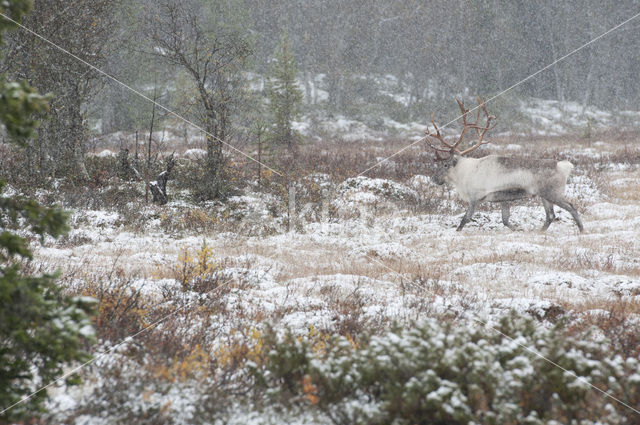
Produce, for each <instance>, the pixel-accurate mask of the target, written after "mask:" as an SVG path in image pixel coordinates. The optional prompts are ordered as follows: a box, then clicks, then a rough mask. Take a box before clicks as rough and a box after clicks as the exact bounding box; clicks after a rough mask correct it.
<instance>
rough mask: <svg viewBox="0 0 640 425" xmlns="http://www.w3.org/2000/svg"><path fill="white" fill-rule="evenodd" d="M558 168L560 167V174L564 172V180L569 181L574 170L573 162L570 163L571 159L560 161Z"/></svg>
mask: <svg viewBox="0 0 640 425" xmlns="http://www.w3.org/2000/svg"><path fill="white" fill-rule="evenodd" d="M556 168H557V169H558V171H559V172H560V174H562V176H563V177H564V180H565V181H567V179H568V178H569V174H570V173H571V170H573V164H572V163H570V162H569V161H559V162H558V164H557V165H556Z"/></svg>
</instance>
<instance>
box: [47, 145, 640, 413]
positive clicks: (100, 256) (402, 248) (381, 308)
mask: <svg viewBox="0 0 640 425" xmlns="http://www.w3.org/2000/svg"><path fill="white" fill-rule="evenodd" d="M593 145H594V146H595V148H594V149H595V151H594V152H592V153H591V154H590V155H591V156H592V157H594V158H597V157H598V156H597V155H601V154H602V152H605V153H606V148H607V146H609V147H610V145H608V144H606V143H604V142H602V143H600V144H595V143H594V144H593ZM516 146H519V145H515V144H507V145H505V146H504V147H503V148H502V149H504V151H505V152H511V151H516V150H519V149H516V148H515V147H516ZM578 171H579V170H578ZM314 178H315V179H316V180H318V181H321V182H322V184H324V185H326V186H327V189H328V190H327V191H326V193H327V199H324V200H323V202H322V205H321V206H320V211H319V212H317V213H316V214H314V215H313V219H307V218H305V217H304V216H303V213H304V211H310V210H312V209H313V208H312V206H310V205H303V206H301V208H300V215H301V217H300V218H299V220H298V222H297V224H296V225H295V226H292V230H291V231H288V232H287V231H285V226H284V224H283V220H282V219H281V218H277V217H274V216H273V214H271V213H270V205H273V204H274V203H276V202H277V200H276V199H275V198H273V196H272V195H267V194H264V193H256V192H252V191H250V190H247V192H246V193H245V194H243V195H242V196H237V197H234V198H232V199H231V200H230V202H229V203H228V206H226V207H220V206H218V207H216V208H230V210H228V211H227V213H226V216H227V217H229V219H232V218H233V219H235V220H239V221H240V222H242V223H243V225H242V226H238V227H236V229H239V230H236V231H206V230H203V231H194V230H189V228H188V226H187V227H185V228H184V229H180V228H176V227H175V226H173V227H167V225H166V222H167V217H173V218H174V222H175V220H178V221H179V220H180V218H181V217H183V216H184V217H186V215H185V214H187V211H191V210H193V209H196V207H195V206H193V205H189V204H188V203H185V202H184V201H177V202H174V203H170V204H169V205H168V206H165V207H147V208H142V209H140V210H139V211H138V212H137V214H138V215H139V217H138V218H137V219H136V220H135V223H137V224H135V225H133V226H132V225H131V223H130V222H131V217H124V216H122V213H119V212H115V211H88V210H76V211H74V212H73V216H72V220H71V225H72V230H71V232H70V234H69V235H68V236H66V237H65V238H63V239H61V240H60V241H57V242H56V241H48V242H47V243H46V245H45V246H44V247H41V248H39V249H37V251H36V258H37V259H38V262H40V263H42V264H43V266H44V267H45V268H47V269H54V268H59V269H61V271H62V281H63V282H65V284H68V285H70V286H75V287H76V290H77V289H78V288H81V287H82V285H85V284H87V282H96V281H101V280H104V281H105V283H106V284H108V279H107V278H106V277H105V276H121V277H124V278H125V279H127V280H128V287H129V288H130V289H129V290H136V291H139V292H140V294H141V295H142V296H143V297H144V298H145V299H146V302H147V305H162V306H163V308H165V309H167V308H168V309H169V310H167V311H170V310H171V304H170V303H169V304H167V294H168V293H172V291H174V292H175V291H176V288H179V287H180V282H179V278H178V276H177V270H179V269H180V265H181V262H182V263H184V253H185V252H187V253H191V255H193V256H196V255H197V253H198V252H202V250H203V247H207V248H206V249H207V250H209V252H210V258H211V261H212V262H213V263H215V264H216V268H215V270H216V272H215V273H217V274H219V275H220V276H221V281H223V282H224V283H223V285H226V284H227V282H229V285H230V288H231V289H230V291H229V292H226V293H225V294H224V295H223V296H221V297H222V298H221V299H220V300H221V302H222V303H224V305H225V309H226V310H225V311H226V313H225V315H224V316H220V317H219V319H220V320H224V322H223V323H222V322H221V323H217V324H216V334H215V335H216V338H219V339H220V341H221V342H220V344H223V342H224V341H227V340H228V339H229V338H233V334H234V332H235V331H234V330H237V329H253V328H256V327H258V328H259V327H260V326H262V324H263V322H265V321H266V322H268V323H270V324H271V326H275V327H276V328H280V329H289V330H291V331H292V332H294V333H296V334H299V335H301V336H303V335H306V334H308V332H309V329H319V330H322V331H324V332H329V333H331V332H338V331H339V330H340V328H341V326H345V323H347V322H348V323H350V326H354V325H353V322H355V323H356V324H357V325H358V326H364V327H379V328H384V327H385V326H387V325H388V324H390V323H392V322H395V323H403V324H407V325H408V324H411V323H413V322H415V321H416V320H419V319H421V318H424V317H428V316H430V315H434V314H453V315H455V317H457V318H458V320H463V321H468V320H470V319H472V318H474V317H478V316H479V317H492V316H495V315H500V314H503V313H505V312H507V311H510V310H515V311H518V312H521V313H526V314H529V315H532V316H534V317H536V318H537V319H539V320H540V321H541V325H542V326H544V324H545V323H551V322H553V321H554V320H555V319H556V317H557V316H558V315H561V314H569V315H573V316H574V317H580V316H581V315H590V314H595V315H597V314H600V312H602V311H606V310H607V309H608V308H609V307H610V306H611V305H612V304H616V303H630V304H632V305H638V304H639V303H640V199H639V195H638V193H639V191H640V169H638V166H637V164H636V165H633V164H632V165H628V164H627V165H625V164H619V165H617V164H608V166H607V167H606V168H604V169H603V170H602V171H599V172H598V175H597V181H598V183H597V184H596V182H595V181H594V179H595V178H596V176H595V175H587V174H584V173H579V172H577V173H576V174H574V175H572V176H571V177H570V179H569V182H568V184H567V195H568V198H569V199H570V200H572V201H573V202H575V203H576V205H578V208H579V210H580V213H581V215H582V217H583V222H584V226H585V232H584V233H583V234H580V233H578V231H577V227H576V226H575V224H574V223H573V221H572V219H571V217H570V215H569V214H568V213H566V212H565V211H564V210H560V211H558V209H557V208H556V211H557V213H558V217H559V219H558V221H556V222H554V223H552V225H551V227H550V228H549V229H548V231H547V232H541V231H540V230H539V228H540V226H541V225H542V222H543V220H544V210H543V208H542V205H540V204H538V203H537V201H531V202H528V203H524V204H520V205H516V206H514V207H513V208H512V217H511V222H512V223H514V224H516V225H517V226H518V227H519V228H520V230H518V231H512V230H509V229H507V228H505V227H504V226H503V225H502V223H501V219H500V212H499V209H498V208H496V206H495V205H493V206H492V205H488V206H486V208H484V209H482V210H481V211H479V212H477V213H476V214H475V216H474V220H473V221H472V222H471V223H469V224H468V225H467V226H466V227H465V229H464V230H463V231H462V232H456V231H455V227H456V226H457V224H458V222H459V220H460V217H461V214H462V212H463V211H464V208H465V206H464V205H463V204H462V203H461V202H459V201H457V200H456V197H455V194H454V193H453V192H449V191H448V190H445V189H443V188H441V187H438V186H434V185H433V184H432V183H431V181H430V179H429V178H428V177H426V176H421V175H416V176H413V177H412V178H410V179H409V180H407V181H405V182H394V181H390V180H385V179H379V178H368V177H364V176H361V177H355V178H350V179H347V180H345V181H342V182H331V181H330V180H329V178H328V176H323V175H317V176H315V177H314ZM420 197H422V198H423V199H424V198H434V199H438V200H439V201H438V202H439V203H440V204H441V207H440V208H439V209H438V211H437V212H415V211H416V209H415V203H416V202H417V201H416V199H417V198H420ZM189 214H193V212H189ZM198 214H201V215H202V214H204V215H206V214H207V212H206V210H202V211H200V213H198ZM201 219H202V218H201ZM141 223H142V224H141ZM181 256H182V257H181ZM182 296H183V297H185V299H186V300H198V299H199V297H200V296H201V295H200V293H199V292H197V291H190V290H188V289H186V290H184V292H183V295H182ZM188 302H190V301H188ZM187 305H189V304H187ZM167 306H169V307H167ZM354 306H356V307H354ZM354 308H355V310H354ZM151 313H152V311H151V312H147V314H151ZM639 319H640V318H639V317H637V315H636V314H635V313H632V314H630V315H629V317H628V320H630V321H632V322H635V323H638V320H639ZM116 342H117V341H111V342H110V343H109V344H114V343H116ZM107 345H108V344H107ZM214 346H216V345H215V343H214ZM221 346H222V345H221ZM220 349H222V348H220ZM209 354H210V355H214V354H213V353H209ZM118 356H120V354H118V352H117V351H116V352H114V353H110V354H109V355H107V356H105V357H101V358H100V360H99V361H98V362H97V364H98V365H104V364H108V363H109V362H117V358H118ZM101 367H102V366H100V367H98V368H94V369H92V372H90V373H89V372H88V379H87V381H86V383H85V384H83V387H80V389H69V390H65V389H59V390H57V391H54V393H53V395H54V397H53V399H52V402H51V406H52V407H53V410H54V412H57V413H56V414H61V415H63V416H64V414H65V412H68V411H73V409H77V408H78V403H81V404H82V405H85V404H86V401H85V402H80V400H81V399H82V397H84V396H86V394H89V393H91V391H92V388H94V387H95V388H100V386H99V385H98V386H97V387H96V385H97V384H96V380H98V382H99V381H100V373H101V372H100V370H101V369H100V368H101ZM128 373H131V374H133V375H135V373H136V372H135V370H130V371H129V372H128ZM183 384H184V388H182V387H180V386H172V390H171V391H169V392H166V393H162V396H160V395H158V393H154V394H153V395H151V396H149V397H150V398H147V399H145V398H144V397H142V398H140V399H135V398H133V395H131V397H132V400H131V401H130V402H131V403H132V406H138V407H135V408H141V407H140V406H147V407H149V406H157V405H163V406H170V407H166V408H167V409H170V410H171V411H172V412H174V413H172V415H173V416H174V418H180V417H181V416H180V415H186V416H184V421H187V422H188V417H189V411H190V409H193V408H194V407H193V405H192V404H193V403H197V401H196V400H197V397H195V396H193V397H191V396H190V395H189V394H191V393H193V392H194V391H195V393H197V386H196V387H194V385H195V384H196V383H194V382H186V383H183ZM154 397H155V398H154ZM158 397H160V398H158ZM156 398H158V399H156ZM83 403H84V404H83ZM133 408H134V407H132V409H133ZM237 414H238V415H240V416H234V417H236V418H238V417H240V418H244V419H243V420H245V421H246V422H245V423H262V422H260V421H258V420H257V419H255V415H256V413H255V412H252V411H251V410H250V409H247V407H246V406H237ZM274 415H275V417H279V418H280V419H281V420H285V419H284V417H283V416H278V415H279V414H278V415H276V414H275V413H274ZM82 418H83V417H79V418H77V423H94V421H96V420H97V418H96V417H95V416H91V415H89V416H86V417H84V419H82ZM251 418H254V419H251ZM289 419H291V420H294V419H293V418H289ZM295 420H298V421H301V422H300V423H304V415H302V416H297V417H296V419H295ZM83 421H84V422H83ZM105 421H106V422H105V423H108V421H109V420H108V419H105ZM241 422H242V421H240V422H237V423H241ZM292 423H293V422H292Z"/></svg>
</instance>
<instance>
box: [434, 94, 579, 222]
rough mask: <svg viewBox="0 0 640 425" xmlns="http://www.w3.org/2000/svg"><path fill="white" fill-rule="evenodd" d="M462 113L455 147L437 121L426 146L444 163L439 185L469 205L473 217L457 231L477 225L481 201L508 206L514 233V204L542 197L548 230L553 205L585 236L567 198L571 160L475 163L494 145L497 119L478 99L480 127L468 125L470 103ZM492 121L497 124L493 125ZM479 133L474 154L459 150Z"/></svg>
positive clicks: (514, 159) (488, 158)
mask: <svg viewBox="0 0 640 425" xmlns="http://www.w3.org/2000/svg"><path fill="white" fill-rule="evenodd" d="M456 102H458V106H459V107H460V110H461V111H462V125H463V128H462V132H461V133H460V135H459V136H458V137H457V140H455V142H453V143H449V142H447V141H446V140H445V139H444V138H443V137H442V136H441V134H440V130H439V129H438V127H437V126H436V123H435V121H434V120H433V117H432V118H431V122H432V124H433V127H434V129H435V132H433V133H432V132H430V131H429V128H428V127H427V131H426V137H425V141H426V142H427V144H428V145H429V146H430V147H431V148H432V149H434V151H435V154H436V160H437V162H438V163H439V164H440V165H439V166H438V167H437V169H436V172H435V174H434V176H433V177H432V178H433V181H434V182H435V183H436V184H439V185H442V184H444V183H447V184H449V185H451V186H453V187H454V188H455V189H456V191H457V192H458V195H459V196H460V197H461V198H462V199H463V200H464V201H466V202H468V203H469V207H468V209H467V212H466V213H465V215H464V216H463V217H462V221H461V222H460V224H459V225H458V228H457V229H456V230H457V231H460V230H462V228H463V227H464V225H465V224H467V223H468V222H469V220H471V216H472V215H473V213H474V211H475V209H476V207H477V206H478V204H479V203H480V202H483V201H488V202H499V203H500V204H501V207H502V222H503V223H504V225H505V226H507V227H509V228H510V229H512V230H514V227H513V226H512V225H510V224H509V215H510V202H511V201H514V200H518V199H524V198H530V197H533V196H536V195H537V196H539V197H540V198H541V199H542V205H543V206H544V211H545V214H546V220H545V222H544V225H543V226H542V231H545V230H547V228H548V227H549V225H550V224H551V222H552V221H554V220H555V213H554V211H553V206H554V205H557V206H559V207H560V208H563V209H565V210H567V211H568V212H569V213H570V214H571V216H572V217H573V219H574V220H575V222H576V224H577V226H578V229H579V230H580V232H583V231H584V227H583V226H582V221H581V220H580V216H579V215H578V211H576V209H575V207H574V206H573V205H572V204H571V203H570V202H569V201H567V199H566V198H565V196H564V191H565V185H566V183H567V178H568V177H569V173H570V172H571V170H572V169H573V164H571V163H570V162H569V161H554V160H546V159H530V158H521V157H508V156H498V155H488V156H485V157H482V158H470V157H467V156H465V155H467V154H469V153H471V152H473V151H474V150H476V149H478V148H479V147H480V146H482V145H485V144H487V143H489V142H488V141H484V140H483V139H484V136H485V134H486V133H487V131H489V130H491V129H492V128H493V127H495V119H496V117H495V116H493V115H489V113H488V112H487V109H486V105H485V103H484V102H483V101H482V100H481V99H480V98H478V108H477V110H478V112H477V114H476V116H475V122H468V121H467V116H468V115H471V113H470V112H469V110H467V109H466V108H465V106H464V102H463V101H460V100H458V99H456ZM481 112H484V115H485V117H486V122H485V125H484V126H480V125H479V124H478V122H479V120H480V113H481ZM492 122H494V124H493V125H492ZM468 130H475V131H476V133H477V136H478V140H477V141H476V142H475V144H474V145H473V146H471V147H470V148H468V149H465V150H460V149H459V146H460V143H461V142H462V139H463V137H464V135H465V133H466V132H467V131H468ZM432 139H435V140H437V141H438V142H439V143H440V145H439V146H438V145H434V144H433V143H432V142H431V140H432Z"/></svg>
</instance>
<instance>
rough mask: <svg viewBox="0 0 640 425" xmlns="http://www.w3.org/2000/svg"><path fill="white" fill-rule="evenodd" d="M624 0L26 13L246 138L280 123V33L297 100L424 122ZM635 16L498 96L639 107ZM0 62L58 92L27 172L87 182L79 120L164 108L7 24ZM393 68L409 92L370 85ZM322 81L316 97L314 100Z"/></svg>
mask: <svg viewBox="0 0 640 425" xmlns="http://www.w3.org/2000/svg"><path fill="white" fill-rule="evenodd" d="M634 4H635V2H632V1H624V2H609V3H607V2H605V3H603V2H595V1H582V2H554V1H543V2H526V1H483V2H472V1H464V0H463V1H404V0H403V1H388V0H367V1H363V0H349V1H343V0H322V1H313V2H307V1H300V0H296V1H294V0H283V1H277V2H275V1H265V0H255V1H242V0H224V1H222V0H216V1H200V0H188V1H174V0H160V1H151V0H132V1H124V0H118V1H94V0H73V1H62V0H36V1H35V2H34V9H33V13H31V14H30V15H28V16H27V17H26V18H25V21H24V24H25V25H26V26H27V27H29V28H34V29H37V30H38V31H39V33H40V34H41V35H43V36H45V37H47V38H48V39H49V40H51V41H52V42H54V43H57V44H59V45H60V46H61V47H63V48H65V49H67V50H69V51H70V52H72V53H73V54H75V55H77V56H78V57H79V58H81V59H83V60H86V61H87V62H89V63H91V64H93V65H95V66H96V67H98V68H100V69H103V70H104V71H106V72H107V73H109V74H110V75H113V76H114V77H115V78H117V79H119V80H121V81H123V82H125V83H126V84H130V85H131V86H132V87H133V88H135V89H136V90H139V91H140V92H142V93H144V94H145V95H146V96H148V97H149V98H152V99H155V100H157V101H158V102H160V103H161V104H163V105H165V106H167V107H169V108H170V109H172V110H175V111H177V112H178V113H179V114H181V115H183V116H185V117H187V118H188V119H190V120H193V121H195V122H196V123H197V124H198V125H201V126H202V127H203V128H205V129H206V130H208V131H209V133H210V134H212V135H214V136H215V137H214V139H216V140H217V139H219V140H224V141H225V142H230V143H234V144H237V143H241V142H244V143H245V144H246V143H248V142H254V141H255V139H256V126H258V127H259V126H260V125H262V126H266V127H267V128H268V127H270V126H272V125H273V123H274V122H275V121H276V120H277V119H276V118H275V116H274V115H273V113H272V111H269V108H265V107H264V106H265V100H264V97H265V95H266V91H267V89H266V88H265V80H264V79H265V78H267V80H268V79H269V78H270V77H272V76H273V63H274V55H275V52H276V50H277V48H278V45H279V43H281V41H282V40H283V38H287V39H288V40H289V44H290V49H291V51H292V52H293V58H294V62H292V66H294V67H295V71H294V74H293V75H294V76H295V77H294V78H297V81H298V82H299V84H300V88H301V89H302V92H303V93H304V95H305V96H304V99H305V100H304V104H303V105H302V106H303V108H302V111H301V112H304V113H307V114H310V115H314V114H315V115H316V116H317V115H324V116H327V115H328V116H333V115H336V114H342V115H345V116H351V117H359V118H362V117H369V118H370V117H371V116H380V115H384V116H391V117H392V118H393V119H395V120H397V121H401V122H402V121H409V120H418V121H425V120H426V119H427V117H429V115H430V114H431V113H432V112H436V113H438V112H443V110H446V109H447V108H450V107H451V108H452V107H453V106H454V105H455V104H454V103H453V102H452V96H454V95H458V96H465V95H467V96H475V95H482V96H485V97H489V96H491V95H493V94H496V93H498V92H500V91H501V90H503V89H505V88H507V87H509V86H511V85H512V84H514V83H516V82H519V81H520V80H521V79H523V78H525V77H527V76H529V75H530V74H532V73H534V72H536V71H538V70H539V69H541V68H543V67H544V66H546V65H548V64H550V63H552V62H553V61H555V60H557V59H559V58H561V57H562V56H564V55H566V54H567V53H569V52H571V51H572V50H574V49H576V48H578V47H580V46H582V45H583V44H584V43H586V42H587V41H589V40H591V39H592V38H594V37H596V36H598V35H600V34H602V33H604V32H605V31H606V30H608V29H610V28H612V27H613V26H615V25H616V24H618V23H620V22H622V21H624V20H625V19H628V18H629V17H630V16H632V14H633V10H634V9H633V6H634ZM638 25H640V24H639V23H636V22H630V23H629V24H628V25H626V26H625V27H623V28H622V29H620V30H618V31H615V32H613V33H611V34H610V35H607V36H606V37H604V38H602V39H600V40H598V42H597V43H594V44H593V45H591V46H589V47H587V48H585V49H583V50H581V51H580V52H579V53H578V54H575V55H572V56H570V57H568V58H566V59H565V60H563V61H562V62H560V63H558V64H557V65H556V66H554V67H552V68H550V69H548V70H546V71H544V72H542V73H541V74H539V75H536V77H535V78H532V79H530V80H528V81H527V82H525V83H524V84H522V85H519V86H518V87H517V88H515V89H514V90H513V91H511V92H510V93H509V94H508V95H507V96H505V97H503V101H505V100H504V99H509V98H510V96H511V98H512V99H515V98H518V97H521V96H533V97H537V98H544V99H557V100H562V101H564V100H572V101H576V102H579V103H581V104H582V105H583V107H586V106H587V105H596V106H598V107H602V108H608V109H614V110H615V109H635V105H636V102H637V99H638V95H639V94H640V93H639V91H640V86H639V85H638V84H635V79H636V76H637V75H638V73H639V71H640V54H639V52H638V46H639V44H638V41H640V40H639V38H640V34H639V33H638V31H637V28H638ZM1 60H2V64H1V67H0V70H1V71H4V72H7V73H8V75H9V76H10V77H15V78H19V79H26V80H28V81H29V82H30V83H31V84H32V85H33V86H35V87H36V88H38V89H39V90H40V91H41V92H43V93H53V95H54V97H53V100H52V102H51V115H50V117H51V119H49V120H47V122H46V124H45V125H43V126H41V127H40V129H39V130H38V135H39V137H38V138H37V141H34V142H32V143H31V150H30V151H29V158H30V161H31V163H32V164H33V167H32V168H34V167H39V168H40V169H41V172H42V173H43V174H46V175H49V174H51V172H54V171H60V170H65V171H64V172H68V171H69V170H72V172H73V174H74V175H77V176H81V177H84V178H85V179H86V178H88V174H87V171H86V169H85V166H84V164H83V158H84V155H85V153H86V150H87V148H86V143H87V140H88V139H89V129H90V128H95V129H98V130H99V131H102V132H103V133H111V132H114V131H119V130H125V131H133V130H137V129H142V128H145V129H147V130H149V127H150V123H151V127H152V128H153V125H154V120H155V121H156V122H157V121H158V120H162V119H164V118H166V117H167V113H166V111H163V110H159V109H158V108H156V107H154V106H153V105H152V104H151V103H150V102H148V101H147V100H144V99H142V98H141V97H140V96H139V95H137V94H134V93H132V92H131V91H129V90H127V89H125V88H124V87H122V86H121V85H119V84H117V83H115V82H114V81H112V80H109V79H108V78H106V77H104V76H103V75H100V74H99V73H97V72H96V71H94V70H91V69H89V68H87V66H86V65H85V64H83V63H81V62H79V61H78V60H77V59H74V58H72V57H70V56H68V55H65V54H62V53H61V52H60V51H59V50H57V49H55V48H53V47H52V46H50V45H48V44H47V43H45V42H44V41H42V40H40V39H39V38H37V37H36V36H34V35H33V34H30V33H28V32H26V31H24V30H21V31H16V32H13V33H11V34H9V36H8V40H7V43H6V46H4V47H3V55H2V59H1ZM389 75H392V76H393V77H395V80H393V81H397V85H398V86H399V87H401V90H402V91H403V92H405V93H408V99H406V101H404V102H398V101H397V99H394V98H393V97H390V96H385V95H384V94H381V93H380V91H379V90H376V89H374V88H373V84H372V81H373V80H374V79H375V78H376V77H379V76H389ZM318 89H321V90H322V91H323V92H322V93H326V95H324V96H320V97H319V95H318V93H319V90H318ZM503 109H505V107H504V106H503ZM506 109H507V111H504V110H503V111H499V112H501V114H500V115H502V116H503V117H505V116H508V114H509V110H510V109H512V108H509V107H508V104H507V106H506ZM291 112H292V113H293V112H295V111H291ZM450 112H452V113H455V110H454V109H451V110H450ZM289 118H291V117H289ZM156 125H157V124H156ZM257 132H258V134H260V131H259V129H258V131H257ZM281 142H282V141H279V143H281ZM210 144H211V146H209V147H208V152H209V162H210V163H209V165H210V168H211V167H213V168H215V165H214V164H215V163H216V162H220V161H221V157H222V145H221V144H220V143H219V142H218V141H216V142H213V141H210ZM285 144H286V143H285ZM216 173H218V171H212V176H211V178H212V179H216V178H217V177H216V175H217V174H216ZM216 191H217V189H216V190H214V192H213V193H211V194H209V195H210V196H214V197H215V196H216V193H217V192H216Z"/></svg>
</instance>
